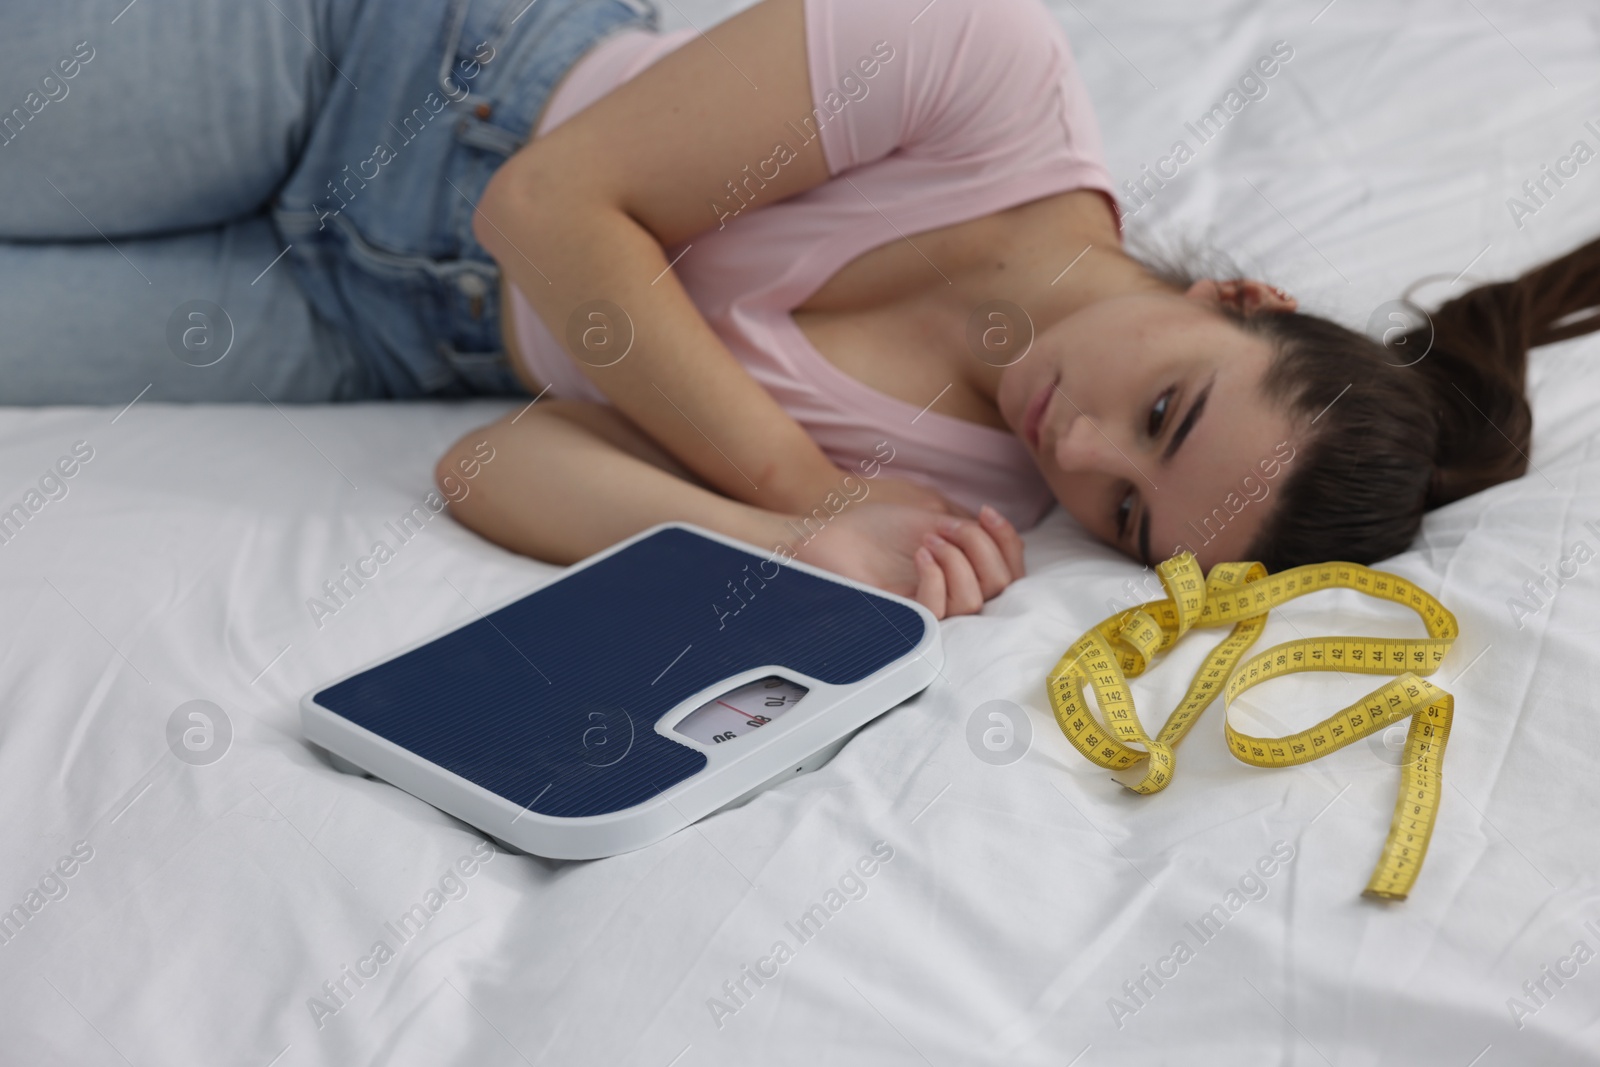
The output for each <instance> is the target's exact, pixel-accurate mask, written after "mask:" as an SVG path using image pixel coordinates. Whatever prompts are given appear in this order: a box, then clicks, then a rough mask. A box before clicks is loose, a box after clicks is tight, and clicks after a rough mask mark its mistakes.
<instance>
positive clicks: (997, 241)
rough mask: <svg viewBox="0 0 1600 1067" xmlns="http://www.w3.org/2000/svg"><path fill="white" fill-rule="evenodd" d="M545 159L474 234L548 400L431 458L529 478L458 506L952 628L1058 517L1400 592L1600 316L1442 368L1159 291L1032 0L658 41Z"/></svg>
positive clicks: (892, 6) (509, 333)
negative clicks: (747, 566)
mask: <svg viewBox="0 0 1600 1067" xmlns="http://www.w3.org/2000/svg"><path fill="white" fill-rule="evenodd" d="M590 64H592V65H593V67H592V69H591V67H590ZM646 64H649V65H648V66H646ZM1263 73H1266V72H1265V71H1264V72H1263ZM752 79H754V80H755V81H758V82H759V86H760V91H756V88H755V86H754V85H753V84H752ZM579 109H584V110H581V111H580V110H579ZM574 112H577V113H576V114H573V113H574ZM558 122H559V123H560V125H559V126H557V127H556V128H554V129H549V127H551V126H552V125H554V124H555V123H558ZM542 130H547V131H548V132H542V133H541V136H540V137H539V138H538V139H537V140H535V141H533V142H531V143H530V144H529V145H528V146H527V147H526V148H524V149H522V150H521V151H520V152H519V153H518V154H517V155H516V156H515V157H513V158H512V159H511V160H510V161H509V162H508V163H507V164H506V165H505V166H504V167H502V168H501V169H500V171H499V172H498V173H497V174H496V175H495V177H494V179H493V180H492V182H490V184H489V186H488V190H487V192H486V193H485V195H484V197H483V199H482V201H481V203H480V204H479V215H478V220H477V223H478V224H477V228H476V232H477V235H478V238H479V239H480V240H481V241H482V243H483V244H484V246H485V247H486V248H488V249H489V251H490V252H492V253H493V254H494V257H495V259H496V261H497V262H498V263H499V264H500V266H501V268H502V269H503V271H504V277H505V284H506V285H507V287H508V293H507V304H508V305H509V306H510V307H512V308H513V309H514V314H513V315H511V316H508V318H507V328H506V344H507V347H508V349H510V350H511V351H513V352H515V353H516V356H517V358H516V366H517V368H518V370H519V372H520V373H521V374H522V375H523V380H524V382H525V384H526V385H527V387H528V389H529V390H530V391H531V392H532V393H533V394H534V395H537V396H539V397H540V398H541V399H539V401H538V402H537V403H536V404H535V405H534V406H533V407H531V408H522V409H520V410H518V411H515V412H512V413H511V414H508V415H507V416H506V417H504V418H502V419H500V420H499V421H497V422H495V423H494V424H492V425H491V426H489V427H488V428H487V429H485V430H478V431H474V432H473V433H471V434H468V435H467V436H466V437H464V438H463V439H462V441H461V443H460V444H459V445H458V446H457V447H456V449H454V450H453V451H452V452H451V453H450V454H448V455H446V456H445V457H444V459H443V461H442V462H441V463H440V466H439V474H440V476H441V478H443V477H445V476H447V475H449V474H450V472H452V471H453V470H454V469H455V464H456V463H457V462H458V461H460V460H463V459H466V458H468V454H469V453H470V451H471V449H472V448H473V447H474V446H475V445H476V444H477V443H478V442H481V441H482V440H483V439H484V437H485V435H487V436H488V438H489V440H490V441H491V442H492V443H493V445H494V447H495V449H496V450H497V451H498V452H499V453H500V454H501V455H502V456H504V457H506V461H504V462H501V463H497V464H495V465H494V467H493V468H492V470H485V472H484V474H483V475H482V479H481V480H480V481H479V482H478V491H477V492H475V493H473V494H472V495H471V496H470V497H468V498H467V499H466V500H465V501H463V502H462V503H461V504H460V505H457V506H456V507H455V508H454V511H455V513H456V515H457V517H458V518H459V519H460V520H461V521H462V522H463V523H465V524H466V525H468V526H470V527H472V528H473V529H475V530H477V531H479V532H480V533H482V534H483V535H484V536H486V537H488V538H490V539H491V540H494V541H496V542H498V543H500V544H502V545H505V546H507V547H509V548H512V549H514V550H516V551H519V552H524V553H527V554H528V555H532V556H536V557H539V558H541V559H547V560H553V561H558V562H565V561H571V560H575V559H578V558H581V557H583V556H585V555H587V554H589V553H592V552H594V551H597V550H599V549H601V548H603V547H605V546H607V545H609V544H612V543H614V542H616V541H618V540H620V539H621V538H624V537H626V536H628V535H630V534H632V533H635V532H637V531H638V530H640V529H643V528H645V527H647V526H649V525H651V524H653V523H656V522H661V521H665V520H669V519H675V520H688V521H691V522H695V523H699V524H701V525H703V526H706V527H709V528H711V529H715V530H720V531H722V532H724V533H727V534H731V535H733V536H736V537H739V538H743V539H744V540H747V541H749V542H751V543H754V544H757V545H761V546H764V547H772V546H778V545H783V546H787V548H788V550H789V551H792V552H793V554H794V555H795V556H796V557H797V558H799V559H802V560H808V561H811V562H814V563H817V564H819V565H821V566H824V567H827V568H830V569H832V570H834V571H837V572H839V573H842V574H845V575H849V576H851V577H855V578H859V579H861V580H864V581H867V582H870V583H872V584H874V585H877V586H879V587H882V588H884V589H888V590H891V591H893V592H897V593H901V594H904V595H909V596H915V597H916V598H917V599H919V600H920V601H922V602H923V603H924V604H926V605H927V606H928V607H929V608H930V609H932V610H933V611H934V612H935V613H936V614H940V615H945V614H957V613H964V612H972V611H976V610H978V608H980V607H981V606H982V604H983V602H984V600H985V599H987V598H988V597H991V596H994V595H995V594H996V593H998V592H999V591H1000V590H1001V589H1003V588H1004V587H1005V586H1006V585H1007V584H1008V583H1009V582H1010V581H1012V580H1013V579H1014V578H1016V577H1019V576H1020V575H1021V574H1022V572H1023V570H1022V567H1023V565H1022V550H1021V544H1020V541H1019V539H1018V536H1017V532H1016V531H1017V529H1018V528H1026V527H1028V526H1030V525H1032V524H1033V523H1034V522H1036V521H1037V520H1038V519H1039V517H1040V515H1041V514H1042V512H1043V511H1044V510H1045V509H1046V508H1047V506H1048V505H1049V504H1050V503H1051V501H1052V497H1053V498H1054V500H1057V501H1060V503H1061V504H1062V506H1063V507H1065V508H1066V510H1067V511H1068V512H1069V513H1070V514H1071V515H1072V516H1073V517H1074V518H1075V519H1077V520H1078V522H1080V523H1081V524H1082V525H1083V526H1084V527H1085V528H1086V529H1087V530H1088V531H1090V532H1091V533H1092V534H1094V535H1095V536H1096V537H1098V538H1100V539H1101V540H1103V541H1105V542H1107V543H1108V544H1111V545H1113V546H1115V547H1117V548H1118V549H1120V550H1121V551H1123V552H1125V553H1127V554H1128V555H1130V556H1134V557H1135V558H1139V559H1142V560H1144V561H1145V562H1146V563H1150V562H1152V561H1158V560H1160V559H1163V558H1165V557H1166V556H1167V555H1169V554H1171V553H1173V552H1175V551H1178V550H1179V549H1181V548H1189V549H1192V550H1193V551H1195V552H1196V553H1197V555H1198V556H1199V558H1200V560H1201V562H1202V564H1203V565H1206V566H1209V565H1211V564H1213V563H1215V562H1217V561H1219V560H1229V559H1259V560H1262V561H1263V562H1265V563H1266V564H1267V565H1268V566H1269V567H1270V568H1273V569H1277V568H1280V567H1285V566H1291V565H1296V564H1300V563H1305V562H1310V561H1320V560H1325V559H1345V560H1354V561H1363V562H1365V561H1372V560H1376V559H1379V558H1382V557H1385V556H1388V555H1391V554H1393V553H1395V552H1398V551H1401V550H1403V549H1405V548H1406V547H1407V546H1408V545H1409V544H1410V542H1411V539H1412V537H1413V535H1414V534H1415V532H1416V530H1417V527H1418V525H1419V523H1420V521H1421V517H1422V514H1423V512H1424V511H1425V510H1426V509H1428V508H1430V507H1434V506H1437V505H1439V504H1442V503H1445V502H1447V501H1450V500H1454V499H1456V498H1457V497H1460V496H1464V495H1466V494H1468V493H1472V492H1475V491H1477V490H1479V489H1483V488H1485V487H1487V486H1490V485H1493V484H1495V483H1497V482H1500V481H1503V480H1505V479H1508V478H1513V477H1516V476H1518V475H1519V474H1521V473H1522V472H1523V470H1524V468H1525V466H1526V464H1527V458H1526V455H1525V453H1526V451H1527V449H1528V440H1529V429H1530V415H1529V410H1528V405H1527V402H1526V400H1525V399H1524V395H1523V378H1524V366H1525V358H1526V352H1527V349H1528V348H1529V346H1531V345H1537V344H1543V343H1545V342H1548V341H1553V340H1557V339H1559V338H1561V337H1566V336H1572V335H1575V334H1577V333H1579V332H1582V331H1583V330H1585V329H1588V328H1592V327H1594V326H1595V325H1600V321H1596V320H1589V321H1584V322H1580V323H1577V324H1573V325H1569V326H1565V327H1562V326H1557V325H1555V324H1556V322H1557V320H1560V319H1561V318H1562V317H1563V316H1567V315H1569V313H1572V312H1576V311H1579V310H1581V309H1585V308H1590V307H1592V306H1593V305H1594V304H1595V303H1596V301H1597V299H1600V243H1597V244H1592V245H1589V246H1587V247H1586V248H1585V249H1582V250H1581V251H1580V252H1579V253H1575V254H1574V255H1573V256H1570V257H1568V258H1567V259H1565V260H1562V261H1561V262H1559V263H1557V264H1554V265H1552V266H1550V267H1547V268H1545V269H1544V270H1542V271H1536V272H1534V273H1532V274H1530V275H1528V276H1527V277H1526V278H1524V279H1522V280H1521V281H1519V282H1517V283H1513V284H1510V285H1498V286H1487V287H1485V288H1482V289H1479V290H1476V291H1474V292H1473V293H1471V294H1469V295H1467V296H1465V297H1462V298H1460V299H1458V300H1455V301H1453V302H1452V303H1450V304H1448V305H1446V306H1445V307H1444V308H1443V309H1441V310H1440V311H1438V312H1437V313H1435V314H1434V316H1433V323H1434V326H1435V328H1436V330H1437V335H1436V337H1435V338H1434V339H1433V344H1432V351H1431V352H1428V353H1427V355H1426V356H1425V357H1422V358H1417V357H1420V356H1421V353H1422V349H1423V347H1424V346H1426V345H1427V343H1428V340H1427V338H1426V337H1425V336H1406V337H1399V338H1395V339H1394V340H1393V343H1392V346H1391V347H1390V348H1385V347H1383V346H1382V345H1380V344H1377V343H1374V342H1372V341H1370V340H1368V339H1367V338H1365V337H1364V336H1362V335H1360V334H1357V333H1353V332H1351V331H1350V330H1347V329H1345V328H1343V327H1341V326H1338V325H1335V324H1334V323H1331V322H1328V321H1327V320H1324V319H1320V318H1317V317H1314V316H1311V315H1307V314H1304V313H1301V312H1299V311H1297V309H1296V305H1295V301H1294V299H1293V298H1292V297H1289V296H1286V295H1285V294H1283V293H1282V292H1280V291H1279V290H1277V289H1275V288H1273V287H1271V286H1268V285H1266V284H1263V283H1261V282H1258V281H1252V280H1246V279H1228V280H1212V279H1206V280H1198V281H1196V280H1192V279H1182V280H1179V279H1175V278H1172V277H1166V276H1162V275H1160V274H1157V273H1154V272H1152V271H1151V270H1150V269H1147V268H1146V267H1145V266H1143V265H1141V264H1140V263H1139V262H1137V261H1135V260H1134V259H1133V258H1130V256H1129V255H1128V254H1127V253H1126V252H1124V251H1123V249H1122V245H1121V240H1120V234H1119V229H1118V220H1117V215H1116V211H1115V208H1114V201H1113V200H1112V199H1111V196H1110V195H1109V194H1110V192H1111V189H1112V183H1111V179H1110V177H1109V175H1108V174H1107V172H1106V169H1105V167H1104V165H1103V163H1102V161H1101V158H1100V139H1099V133H1098V131H1097V130H1096V127H1095V122H1094V116H1093V114H1092V112H1091V111H1090V107H1089V103H1088V100H1087V98H1086V96H1085V94H1084V90H1083V87H1082V85H1081V84H1080V83H1079V81H1078V78H1077V75H1076V73H1075V71H1074V68H1073V65H1072V60H1071V57H1070V55H1069V52H1068V49H1067V42H1066V40H1065V39H1064V37H1063V35H1062V33H1061V30H1060V28H1059V27H1058V26H1057V24H1056V23H1055V21H1054V19H1053V18H1052V17H1051V16H1050V15H1049V13H1048V12H1047V11H1046V10H1045V9H1044V8H1043V7H1042V5H1041V4H1039V3H1038V2H1037V0H998V2H997V0H943V2H941V3H938V4H934V5H931V6H929V5H927V3H926V0H881V2H878V3H874V4H861V3H859V2H856V0H806V2H802V0H765V2H763V3H760V4H757V5H756V6H754V7H752V8H750V9H748V10H746V11H744V12H742V13H740V14H739V15H737V16H735V17H733V18H732V19H730V20H729V21H728V22H726V23H724V24H723V25H721V26H719V27H718V28H717V29H716V30H714V31H712V32H711V34H710V35H709V38H703V37H696V36H694V35H693V34H692V33H688V34H684V35H680V36H676V37H671V38H667V39H665V40H663V39H660V38H655V37H653V36H651V35H648V34H645V33H642V32H635V33H634V34H629V35H624V36H623V37H622V38H614V39H613V40H611V41H608V42H607V43H606V44H605V45H603V46H602V48H601V49H600V51H599V52H597V53H591V56H590V57H589V58H588V59H586V60H584V62H583V63H582V64H581V65H580V66H579V68H578V69H577V70H576V71H575V72H574V73H573V74H571V75H569V76H568V79H567V81H566V83H565V84H564V85H563V86H562V87H561V89H560V90H558V92H557V95H556V98H555V101H554V103H553V104H552V106H551V108H550V111H548V112H547V114H546V117H545V121H544V123H543V124H542ZM669 264H670V269H669ZM597 301H605V302H606V303H604V304H601V303H597ZM993 301H1005V302H1008V303H1009V304H1010V305H1015V306H1019V307H1020V308H1023V309H1026V317H1025V318H1023V317H1022V316H1019V315H1018V314H1017V312H1016V310H1015V308H1014V307H1012V308H1008V307H1006V305H1004V304H999V305H992V306H989V307H985V305H986V304H989V303H990V302H993ZM975 313H976V316H975ZM1028 320H1031V327H1032V331H1033V333H1032V334H1029V325H1028ZM975 321H976V322H977V325H976V326H975V325H974V323H975ZM546 327H548V328H546ZM985 329H988V330H989V331H990V332H991V337H990V338H989V340H991V341H993V342H994V343H992V344H990V345H988V346H987V347H986V346H985V344H984V341H985V338H983V337H982V336H981V334H982V332H983V331H984V330H985ZM1007 330H1010V331H1013V334H1012V336H1007V335H1006V334H1005V332H1004V331H1007ZM975 332H977V333H978V334H979V335H980V336H978V337H974V336H973V335H974V333H975ZM552 335H554V336H552ZM557 337H560V338H562V339H563V340H565V341H566V343H567V349H568V351H571V352H572V353H573V354H574V355H576V356H577V358H572V356H569V355H568V354H567V352H565V351H563V349H562V347H561V346H560V345H559V344H558V342H557V340H556V338H557ZM1030 338H1031V347H1030V346H1029V345H1028V341H1029V340H1030ZM1024 349H1025V353H1024V351H1023V350H1024ZM1413 353H1415V355H1413ZM866 472H871V474H875V475H876V477H870V478H869V477H866V476H865V473H866ZM1274 479H1275V480H1276V485H1275V486H1274V485H1273V480H1274ZM1271 488H1275V489H1276V492H1270V491H1269V490H1270V489H1271ZM985 505H989V506H985ZM974 513H975V514H974ZM803 520H809V522H805V521H803Z"/></svg>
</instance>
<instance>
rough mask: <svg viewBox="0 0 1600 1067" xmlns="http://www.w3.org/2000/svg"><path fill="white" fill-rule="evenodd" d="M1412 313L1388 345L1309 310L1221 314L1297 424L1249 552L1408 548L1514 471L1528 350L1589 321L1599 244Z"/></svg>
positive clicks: (1598, 286) (1598, 282)
mask: <svg viewBox="0 0 1600 1067" xmlns="http://www.w3.org/2000/svg"><path fill="white" fill-rule="evenodd" d="M1417 310H1418V312H1419V317H1423V316H1425V317H1426V319H1427V321H1426V322H1425V323H1424V324H1423V325H1421V326H1417V327H1415V328H1414V329H1411V330H1409V331H1407V332H1405V333H1403V334H1401V335H1399V336H1398V337H1396V338H1395V339H1393V340H1392V341H1390V342H1389V343H1387V344H1386V343H1384V342H1380V341H1375V340H1373V339H1371V338H1368V337H1366V336H1364V335H1362V334H1360V333H1357V332H1355V331H1353V330H1350V329H1347V328H1345V327H1343V326H1340V325H1338V324H1337V323H1334V322H1330V321H1329V320H1327V319H1323V318H1318V317H1317V316H1315V315H1307V314H1303V313H1299V312H1260V313H1257V314H1254V315H1249V316H1239V315H1236V314H1231V313H1230V317H1231V318H1234V320H1235V321H1236V322H1237V323H1238V324H1239V325H1240V327H1241V328H1243V329H1244V330H1245V331H1246V332H1248V333H1251V334H1254V335H1256V336H1259V337H1262V338H1264V339H1266V340H1267V341H1269V342H1270V343H1271V344H1272V346H1273V348H1274V349H1275V356H1274V359H1273V362H1272V365H1271V366H1270V368H1269V369H1268V372H1267V375H1266V377H1265V379H1264V380H1263V383H1262V384H1263V388H1264V390H1265V392H1266V393H1267V395H1268V396H1269V397H1272V398H1274V399H1277V400H1279V401H1281V402H1284V403H1286V404H1287V406H1288V409H1289V411H1290V413H1291V414H1292V415H1293V416H1298V417H1301V418H1303V419H1305V420H1309V421H1308V423H1307V428H1308V431H1309V432H1308V433H1307V435H1306V438H1305V441H1304V443H1303V446H1302V447H1301V449H1300V456H1299V457H1298V458H1297V459H1296V461H1295V463H1294V465H1293V467H1292V468H1291V470H1290V472H1289V478H1288V480H1287V481H1286V482H1285V483H1284V485H1283V488H1282V500H1280V501H1279V504H1278V507H1277V509H1276V510H1275V512H1274V513H1273V514H1272V516H1271V517H1270V518H1269V519H1268V520H1267V523H1266V525H1265V527H1264V528H1263V529H1262V531H1261V533H1260V534H1259V535H1258V537H1257V539H1256V542H1255V544H1254V545H1252V546H1251V551H1250V553H1249V554H1248V555H1247V556H1246V558H1247V559H1252V560H1260V561H1261V562H1262V563H1264V564H1266V566H1267V568H1268V569H1269V570H1272V571H1278V570H1282V569H1285V568H1287V567H1295V566H1300V565H1301V564H1306V563H1321V562H1325V561H1329V560H1347V561H1349V562H1352V563H1372V562H1375V561H1377V560H1380V559H1384V558H1386V557H1388V556H1392V555H1395V554H1396V553H1399V552H1402V551H1404V550H1405V549H1407V548H1408V547H1410V545H1411V542H1412V540H1413V538H1414V537H1415V536H1416V533H1417V529H1418V527H1420V526H1421V524H1422V516H1423V513H1424V512H1426V511H1427V510H1429V509H1430V508H1435V507H1439V506H1440V505H1442V504H1448V503H1450V502H1451V501H1454V500H1459V499H1460V498H1462V497H1464V496H1470V495H1471V494H1473V493H1476V492H1479V491H1480V490H1483V489H1487V488H1489V487H1490V486H1493V485H1498V484H1500V483H1501V482H1505V481H1509V480H1511V479H1513V478H1517V477H1520V476H1521V475H1522V474H1523V473H1525V472H1526V471H1527V469H1528V464H1529V459H1528V450H1529V448H1530V441H1531V437H1532V431H1533V413H1532V411H1531V409H1530V408H1529V406H1528V397H1527V392H1526V375H1527V366H1528V350H1529V349H1531V348H1536V347H1538V346H1539V345H1545V344H1551V343H1553V342H1556V341H1564V340H1567V339H1568V338H1572V337H1577V336H1579V335H1581V334H1585V333H1588V332H1590V331H1591V330H1595V329H1600V240H1595V241H1591V242H1590V243H1588V244H1586V245H1584V246H1583V247H1581V248H1578V249H1576V250H1575V251H1572V252H1570V253H1568V254H1567V255H1565V256H1562V257H1561V258H1560V259H1557V260H1554V261H1553V262H1550V263H1547V264H1545V265H1544V266H1542V267H1538V268H1536V269H1534V270H1531V271H1529V272H1527V273H1526V274H1524V275H1522V276H1521V277H1520V278H1517V279H1516V280H1515V281H1509V282H1496V283H1493V284H1490V285H1483V286H1479V287H1478V288H1476V289H1473V290H1472V291H1470V292H1468V293H1466V294H1465V295H1463V296H1460V297H1457V298H1456V299H1454V300H1451V301H1449V302H1448V303H1446V304H1444V305H1443V306H1442V307H1440V308H1439V309H1438V310H1437V311H1434V312H1431V313H1424V312H1421V310H1420V309H1417ZM1423 353H1425V354H1423ZM1419 356H1420V358H1419ZM1297 444H1300V442H1297Z"/></svg>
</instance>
